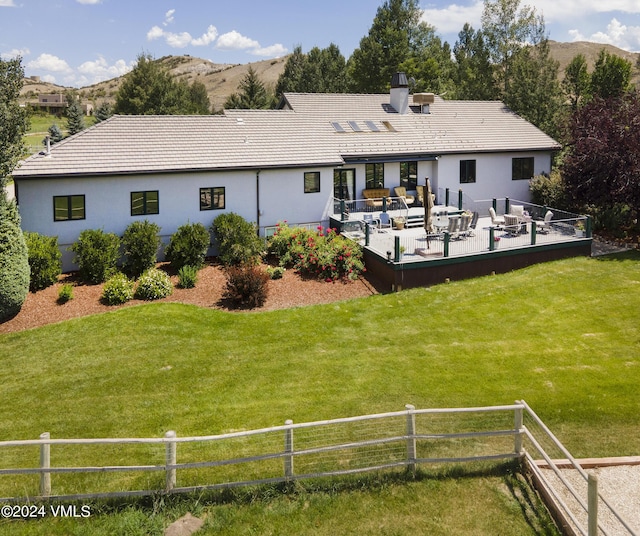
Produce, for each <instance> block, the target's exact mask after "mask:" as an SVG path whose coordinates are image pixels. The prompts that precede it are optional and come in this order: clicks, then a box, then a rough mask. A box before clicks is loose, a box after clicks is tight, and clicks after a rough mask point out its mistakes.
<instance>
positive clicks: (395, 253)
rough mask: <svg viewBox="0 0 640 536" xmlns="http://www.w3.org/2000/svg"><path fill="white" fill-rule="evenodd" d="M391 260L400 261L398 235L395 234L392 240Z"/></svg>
mask: <svg viewBox="0 0 640 536" xmlns="http://www.w3.org/2000/svg"><path fill="white" fill-rule="evenodd" d="M393 262H400V237H399V236H397V235H396V236H395V237H394V241H393Z"/></svg>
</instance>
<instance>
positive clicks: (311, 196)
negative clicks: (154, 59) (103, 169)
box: [16, 153, 551, 271]
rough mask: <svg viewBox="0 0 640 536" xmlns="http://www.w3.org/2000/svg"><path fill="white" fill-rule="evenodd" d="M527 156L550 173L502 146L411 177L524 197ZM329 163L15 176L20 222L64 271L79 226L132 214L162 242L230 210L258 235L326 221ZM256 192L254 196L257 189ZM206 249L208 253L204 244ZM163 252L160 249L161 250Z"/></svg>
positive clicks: (426, 167) (113, 228) (391, 183)
mask: <svg viewBox="0 0 640 536" xmlns="http://www.w3.org/2000/svg"><path fill="white" fill-rule="evenodd" d="M522 156H525V157H526V156H533V157H534V158H535V173H536V174H537V173H541V172H549V171H550V169H551V155H550V154H549V153H502V154H484V155H456V156H449V155H447V156H445V157H441V158H440V159H439V160H438V161H420V162H419V163H418V184H424V180H425V178H426V177H429V178H431V181H432V187H433V189H434V191H437V189H438V188H440V189H444V188H450V189H451V191H454V192H457V191H458V189H459V188H462V189H463V192H464V193H465V195H466V196H467V197H468V198H471V199H476V200H480V199H490V198H492V197H511V198H513V199H521V200H528V199H529V181H526V180H517V181H513V180H511V159H512V158H513V157H522ZM466 159H476V161H477V162H476V172H477V180H476V182H475V183H471V184H460V160H466ZM344 168H349V169H351V168H352V169H355V176H356V196H357V198H361V193H362V190H363V189H364V188H365V178H366V173H365V164H355V165H349V164H345V166H344ZM306 171H311V172H319V173H320V191H319V192H314V193H305V192H304V173H305V172H306ZM333 172H334V167H326V166H325V167H321V166H319V167H310V168H291V169H266V170H260V171H258V170H242V171H211V172H185V173H175V174H172V173H166V174H158V175H152V174H149V175H118V176H105V177H78V178H50V179H16V185H17V196H18V202H19V204H20V213H21V216H22V227H23V229H24V230H25V231H33V232H37V233H40V234H43V235H48V236H57V237H58V243H59V244H60V249H61V251H62V254H63V269H64V270H65V271H70V270H73V269H75V268H76V267H75V266H74V265H73V262H72V258H73V254H72V253H71V252H69V251H68V247H69V246H70V245H71V244H73V243H74V242H75V241H76V240H77V238H78V236H79V235H80V233H81V232H82V231H83V230H84V229H103V230H104V231H105V232H112V233H115V234H117V235H118V236H122V234H123V233H124V231H125V229H126V228H127V226H128V225H129V224H130V223H132V222H133V221H136V220H144V219H148V220H149V221H151V222H154V223H156V224H158V225H159V226H160V228H161V236H162V239H163V242H164V243H167V242H168V240H169V238H170V236H171V235H172V234H173V233H174V232H175V231H176V230H177V228H178V227H179V226H181V225H184V224H186V223H201V224H203V225H204V226H205V227H207V228H209V227H210V226H211V224H212V222H213V220H214V219H215V218H216V217H217V216H218V215H219V214H221V213H224V212H235V213H236V214H239V215H240V216H242V217H243V218H244V219H246V220H247V221H251V222H256V223H258V224H259V226H260V230H261V234H263V235H264V234H265V231H266V228H269V227H274V226H275V225H276V224H277V223H278V222H279V221H287V222H289V223H290V224H291V225H297V224H309V225H311V224H317V223H322V224H323V225H325V226H327V225H328V219H329V214H330V213H332V209H333V206H332V204H331V199H332V197H333ZM384 173H385V177H384V179H385V187H387V188H389V189H390V192H391V195H392V196H393V195H394V194H393V188H394V187H395V186H398V185H399V184H400V165H399V163H398V162H388V163H386V164H385V172H384ZM208 187H224V188H225V208H224V209H223V210H206V211H201V210H200V188H208ZM155 190H157V191H158V195H159V214H149V215H146V216H132V215H131V192H136V191H155ZM258 191H259V195H258ZM70 195H84V196H85V216H86V218H85V219H84V220H71V221H58V222H56V221H54V219H53V197H54V196H70ZM210 253H215V251H214V250H211V252H210ZM160 258H162V253H161V254H160Z"/></svg>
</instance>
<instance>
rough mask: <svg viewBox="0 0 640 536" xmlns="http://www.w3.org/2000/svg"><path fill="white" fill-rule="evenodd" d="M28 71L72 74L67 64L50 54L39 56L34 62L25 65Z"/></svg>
mask: <svg viewBox="0 0 640 536" xmlns="http://www.w3.org/2000/svg"><path fill="white" fill-rule="evenodd" d="M27 67H29V68H30V69H42V70H43V71H51V72H53V73H70V72H72V69H71V67H69V64H68V63H67V62H66V61H64V60H61V59H60V58H58V57H57V56H53V55H52V54H40V56H38V57H37V58H36V59H35V60H33V61H30V62H29V63H27Z"/></svg>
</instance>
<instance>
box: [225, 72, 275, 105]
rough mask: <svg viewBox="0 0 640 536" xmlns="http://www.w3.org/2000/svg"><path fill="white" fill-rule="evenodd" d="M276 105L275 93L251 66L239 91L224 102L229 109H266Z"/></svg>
mask: <svg viewBox="0 0 640 536" xmlns="http://www.w3.org/2000/svg"><path fill="white" fill-rule="evenodd" d="M274 105H275V97H274V95H272V94H270V93H269V92H268V91H267V89H266V88H265V86H264V84H263V83H262V81H261V80H260V77H259V76H258V73H256V72H255V70H254V69H253V67H251V66H250V67H249V70H248V71H247V74H246V75H245V76H244V78H243V79H242V80H241V82H240V85H239V86H238V92H237V93H233V94H232V95H230V96H229V97H228V98H227V100H226V101H225V103H224V107H225V108H227V109H242V110H265V109H268V108H273V106H274Z"/></svg>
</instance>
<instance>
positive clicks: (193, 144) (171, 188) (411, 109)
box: [13, 73, 560, 270]
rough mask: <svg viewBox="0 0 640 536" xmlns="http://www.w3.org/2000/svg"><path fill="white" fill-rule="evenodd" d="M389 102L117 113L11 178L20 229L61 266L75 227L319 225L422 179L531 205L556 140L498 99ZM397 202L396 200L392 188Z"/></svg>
mask: <svg viewBox="0 0 640 536" xmlns="http://www.w3.org/2000/svg"><path fill="white" fill-rule="evenodd" d="M393 82H394V83H393V84H392V88H391V92H390V94H379V95H365V94H359V95H351V94H300V93H287V94H285V95H284V97H283V99H282V101H281V104H280V106H279V109H277V110H227V111H225V113H224V115H219V116H114V117H112V118H110V119H108V120H107V121H104V122H101V123H98V124H97V125H95V126H93V127H91V128H89V129H87V130H84V131H82V132H80V133H79V134H77V135H75V136H73V137H71V138H67V139H65V140H64V141H62V142H60V143H58V144H56V145H55V146H53V147H50V148H47V149H46V150H45V151H43V152H41V153H40V154H37V155H34V156H32V157H30V158H28V159H27V160H25V161H24V162H23V163H22V165H21V166H20V167H19V168H17V169H16V170H15V171H14V174H13V177H14V179H15V184H16V197H17V199H18V203H19V205H20V212H21V215H22V224H23V228H24V230H27V231H36V232H38V233H41V234H45V235H52V236H53V235H55V236H58V241H59V243H60V245H61V249H62V251H63V264H64V268H65V270H69V269H71V268H72V267H73V266H72V263H71V254H70V253H69V252H68V251H67V247H68V246H69V245H71V244H72V243H73V242H74V241H75V240H76V239H77V237H78V235H79V234H80V232H81V231H82V230H83V229H87V228H92V229H104V230H105V231H108V232H114V233H116V234H118V235H122V233H123V232H124V230H125V229H126V227H127V226H128V225H129V224H130V223H131V222H132V221H135V220H138V219H145V218H146V219H148V220H150V221H153V222H155V223H157V224H158V225H159V226H160V227H161V229H162V231H161V234H162V235H163V239H164V240H165V241H166V240H167V239H168V237H169V236H170V235H171V234H172V233H174V232H175V231H176V229H177V228H178V226H180V225H182V224H184V223H186V222H192V223H193V222H200V223H202V224H204V225H205V226H207V227H209V226H210V225H211V223H212V221H213V219H214V218H215V217H216V216H217V215H218V214H219V213H221V212H224V211H232V212H235V213H238V214H240V215H241V216H242V217H244V218H245V219H247V220H249V221H253V222H256V223H257V225H258V227H259V229H260V233H261V234H262V235H268V234H270V233H271V232H273V229H274V228H275V225H276V224H277V223H278V222H279V221H283V220H286V221H288V222H289V223H290V224H304V225H309V226H316V225H319V224H323V225H327V223H328V220H329V215H330V213H331V212H332V209H333V199H334V197H335V198H346V199H354V198H361V197H362V190H364V189H368V188H379V187H385V188H389V189H390V190H391V192H393V188H394V187H396V186H401V185H402V186H405V187H406V188H407V190H408V191H410V192H412V191H415V189H416V186H417V185H418V183H419V184H424V180H425V178H426V177H429V178H430V179H431V184H432V186H433V188H434V190H436V191H437V189H438V188H439V189H444V188H450V189H452V190H454V191H455V192H457V191H458V190H459V189H460V188H462V189H463V190H464V192H465V194H467V195H468V196H470V197H471V198H473V199H487V198H492V197H496V196H501V197H505V196H510V197H513V198H517V199H525V200H526V199H528V198H529V179H530V178H531V177H532V176H533V175H536V174H540V173H549V172H550V171H551V158H552V154H553V152H554V151H556V150H558V149H559V148H560V146H559V145H558V143H557V142H555V141H554V140H553V139H551V138H550V137H549V136H547V135H546V134H544V133H543V132H541V131H540V130H539V129H537V128H536V127H535V126H533V125H532V124H530V123H528V122H527V121H525V120H524V119H522V118H521V117H519V116H517V115H516V114H514V113H513V112H511V111H510V110H509V109H508V108H506V107H505V106H504V104H502V103H500V102H462V101H446V100H443V99H441V98H440V97H438V96H434V95H432V94H417V95H410V94H409V89H408V86H407V83H406V77H405V76H404V74H402V73H400V74H399V75H396V76H394V81H393ZM392 195H393V194H392Z"/></svg>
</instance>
